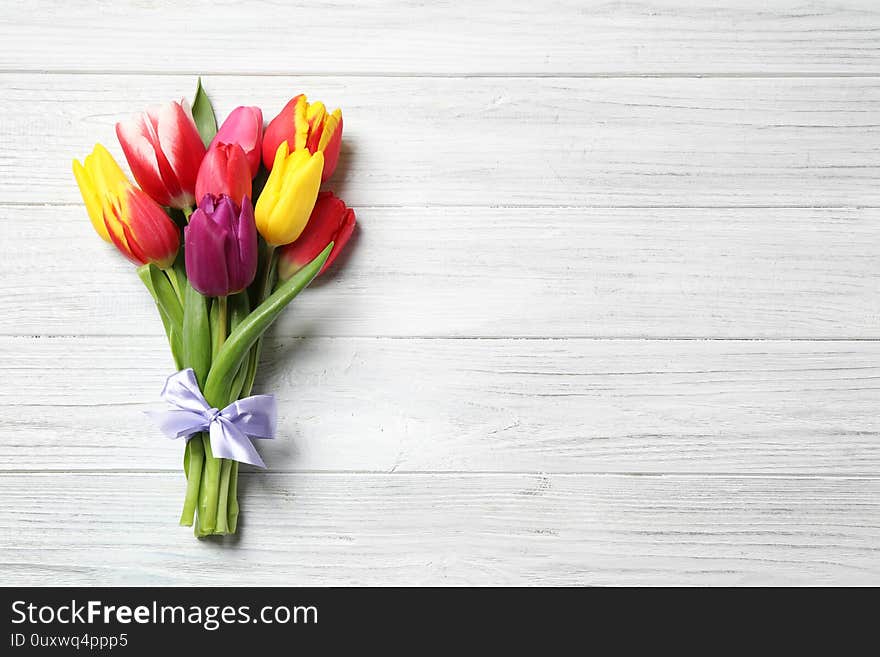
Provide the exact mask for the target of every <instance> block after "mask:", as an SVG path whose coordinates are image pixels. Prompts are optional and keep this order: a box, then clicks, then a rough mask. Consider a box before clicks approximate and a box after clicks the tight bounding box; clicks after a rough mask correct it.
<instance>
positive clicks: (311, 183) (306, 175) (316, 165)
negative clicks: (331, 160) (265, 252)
mask: <svg viewBox="0 0 880 657" xmlns="http://www.w3.org/2000/svg"><path fill="white" fill-rule="evenodd" d="M323 167H324V156H323V155H322V154H321V153H320V152H317V153H315V154H313V155H310V154H309V151H307V150H305V149H303V150H298V151H295V152H293V153H290V152H288V149H287V142H286V141H284V142H281V145H280V146H279V147H278V152H277V153H276V154H275V162H274V163H273V166H272V172H271V173H270V174H269V179H268V180H267V181H266V186H265V187H264V188H263V192H262V193H261V194H260V197H259V198H258V199H257V207H256V208H255V210H254V215H255V217H256V222H257V230H259V231H260V235H262V236H263V239H265V240H266V242H268V243H269V244H270V245H272V246H281V245H282V244H290V243H291V242H292V241H293V240H295V239H296V238H297V237H299V235H300V233H302V231H303V228H305V227H306V223H307V222H308V220H309V215H310V214H311V212H312V208H313V207H315V199H316V198H317V197H318V188H319V187H320V186H321V171H322V170H323Z"/></svg>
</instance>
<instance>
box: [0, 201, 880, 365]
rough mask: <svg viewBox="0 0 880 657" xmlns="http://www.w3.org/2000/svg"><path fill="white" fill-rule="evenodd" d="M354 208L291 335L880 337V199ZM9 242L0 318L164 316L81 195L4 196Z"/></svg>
mask: <svg viewBox="0 0 880 657" xmlns="http://www.w3.org/2000/svg"><path fill="white" fill-rule="evenodd" d="M357 212H358V220H359V222H360V228H359V229H358V233H357V234H356V237H355V240H354V241H353V242H352V243H351V245H350V247H349V252H348V254H347V255H346V256H345V257H344V258H343V259H342V260H341V261H340V263H339V266H336V267H334V269H332V270H330V271H329V272H328V274H327V277H326V278H324V279H322V280H319V281H318V282H317V283H315V285H314V287H313V288H311V289H309V290H307V291H306V292H305V293H304V294H303V295H302V296H301V297H300V298H298V299H297V301H296V305H295V306H294V307H293V308H292V309H291V312H287V313H285V314H284V315H283V316H282V318H281V320H280V321H279V324H278V327H277V334H278V335H281V336H377V335H385V336H398V337H407V336H435V337H436V336H441V337H443V336H457V337H474V336H476V337H509V336H527V337H547V336H552V337H571V336H575V337H578V336H579V337H670V336H672V337H735V338H754V337H765V338H766V337H769V338H827V337H831V338H876V337H880V269H878V267H877V253H878V252H880V231H878V221H880V219H878V211H877V210H874V209H766V208H765V209H735V210H717V209H713V210H707V209H681V208H676V209H626V208H623V209H620V208H614V209H599V208H552V209H551V208H541V209H534V208H467V207H456V208H383V207H380V208H357ZM47 234H51V235H52V239H46V235H47ZM0 240H2V241H3V242H4V243H8V244H10V245H13V248H12V249H10V250H9V251H8V253H7V254H6V255H5V257H4V258H3V259H0V289H2V290H3V294H4V298H5V299H6V300H7V307H6V312H5V313H2V314H0V333H5V334H14V335H70V334H86V335H157V334H158V333H159V332H160V331H161V326H160V324H159V321H158V319H157V315H156V310H155V306H154V305H153V303H152V301H151V299H150V298H149V295H148V294H147V292H146V290H145V289H144V288H143V286H142V285H141V283H140V281H139V280H138V279H137V277H136V276H135V275H134V272H133V271H132V267H131V266H130V265H129V263H128V261H126V260H124V259H123V258H122V257H120V256H119V255H118V254H117V253H116V252H115V250H114V249H113V248H112V247H111V246H109V245H107V244H104V243H103V242H101V241H100V239H98V237H97V235H95V233H94V231H93V230H92V227H91V224H90V223H89V221H88V219H87V217H86V214H85V210H84V209H83V208H81V207H75V206H70V207H57V206H48V207H31V206H15V205H6V206H2V205H0ZM84 262H88V263H89V264H88V267H84V266H83V263H84ZM33 263H40V268H39V271H40V275H39V276H35V275H34V271H33ZM62 281H63V284H59V283H60V282H62ZM48 298H51V303H48V302H47V299H48ZM133 356H134V357H140V356H141V354H133Z"/></svg>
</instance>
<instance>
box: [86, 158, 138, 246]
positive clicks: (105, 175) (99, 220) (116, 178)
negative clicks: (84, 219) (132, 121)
mask: <svg viewBox="0 0 880 657" xmlns="http://www.w3.org/2000/svg"><path fill="white" fill-rule="evenodd" d="M73 175H74V176H75V177H76V183H77V184H78V185H79V191H80V194H82V197H83V201H84V202H85V204H86V210H88V213H89V219H91V220H92V226H94V227H95V231H96V232H97V233H98V235H100V236H101V238H102V239H104V241H106V242H110V241H111V240H110V233H108V232H107V226H106V225H105V224H104V210H103V207H104V199H105V198H106V197H107V195H108V193H111V194H112V193H113V192H115V190H117V189H118V188H119V183H121V182H128V179H127V178H126V177H125V174H124V173H123V172H122V169H120V168H119V165H118V164H116V161H115V160H114V159H113V156H112V155H110V153H109V152H108V151H107V149H106V148H104V147H103V146H101V144H95V148H94V150H93V151H92V152H91V154H89V155H86V158H85V162H84V163H83V164H80V163H79V160H74V161H73Z"/></svg>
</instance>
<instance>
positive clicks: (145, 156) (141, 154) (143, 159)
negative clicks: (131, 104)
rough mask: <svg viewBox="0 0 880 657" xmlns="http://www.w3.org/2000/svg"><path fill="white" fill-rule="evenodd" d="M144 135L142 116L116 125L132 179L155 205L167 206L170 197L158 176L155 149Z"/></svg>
mask: <svg viewBox="0 0 880 657" xmlns="http://www.w3.org/2000/svg"><path fill="white" fill-rule="evenodd" d="M146 134H147V127H146V124H145V122H144V118H143V117H142V116H139V117H137V118H135V119H132V120H130V121H125V122H119V123H117V124H116V137H117V138H118V139H119V144H120V145H121V146H122V152H123V153H125V159H126V160H128V166H129V167H131V173H132V175H133V176H134V179H135V180H137V182H138V185H140V186H141V189H143V190H144V191H145V192H146V193H147V194H149V195H150V196H151V197H153V199H154V200H155V201H156V202H157V203H160V204H162V205H169V204H170V203H171V196H170V194H169V193H168V188H167V187H166V186H165V182H164V181H163V180H162V178H161V176H160V175H159V161H158V159H157V157H156V149H155V148H154V147H153V144H152V142H151V141H150V140H149V139H148V138H147V136H146Z"/></svg>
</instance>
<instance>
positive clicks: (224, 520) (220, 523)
mask: <svg viewBox="0 0 880 657" xmlns="http://www.w3.org/2000/svg"><path fill="white" fill-rule="evenodd" d="M232 464H233V461H230V460H229V459H221V464H220V495H219V497H218V499H217V522H216V525H215V527H214V533H215V534H228V533H229V515H228V514H229V483H230V481H231V479H232Z"/></svg>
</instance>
